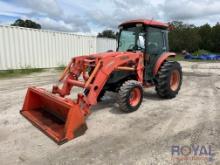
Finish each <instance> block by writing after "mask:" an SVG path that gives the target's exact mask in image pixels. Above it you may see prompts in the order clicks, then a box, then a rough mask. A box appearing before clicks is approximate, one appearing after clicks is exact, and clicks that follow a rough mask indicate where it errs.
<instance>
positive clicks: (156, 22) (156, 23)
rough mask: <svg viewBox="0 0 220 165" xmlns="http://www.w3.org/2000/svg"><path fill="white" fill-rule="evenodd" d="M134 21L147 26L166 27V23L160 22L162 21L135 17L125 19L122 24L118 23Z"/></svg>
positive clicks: (131, 22) (124, 23)
mask: <svg viewBox="0 0 220 165" xmlns="http://www.w3.org/2000/svg"><path fill="white" fill-rule="evenodd" d="M134 23H142V24H145V25H148V26H157V27H163V28H168V24H166V23H162V22H159V21H155V20H147V19H136V20H130V21H126V22H123V23H122V24H120V25H119V26H123V25H128V24H134Z"/></svg>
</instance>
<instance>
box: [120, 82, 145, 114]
mask: <svg viewBox="0 0 220 165" xmlns="http://www.w3.org/2000/svg"><path fill="white" fill-rule="evenodd" d="M142 100H143V88H142V85H141V83H139V82H138V81H135V80H128V81H125V82H124V83H123V84H122V86H121V87H120V90H119V92H118V104H119V108H120V109H121V111H123V112H127V113H128V112H134V111H136V110H137V109H138V108H139V107H140V105H141V102H142Z"/></svg>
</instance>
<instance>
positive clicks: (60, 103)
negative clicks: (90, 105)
mask: <svg viewBox="0 0 220 165" xmlns="http://www.w3.org/2000/svg"><path fill="white" fill-rule="evenodd" d="M21 114H22V115H23V116H24V117H25V118H27V119H28V120H29V121H30V122H31V123H32V124H33V125H34V126H36V127H38V128H39V129H40V130H42V131H43V132H44V133H45V134H46V135H48V136H49V137H50V138H52V139H53V140H54V141H55V142H57V143H58V144H63V143H65V142H67V141H69V140H71V139H73V138H75V137H77V136H80V135H81V134H83V133H84V132H85V130H86V129H87V127H86V124H85V117H84V115H83V113H82V111H81V110H80V106H79V104H77V103H74V102H72V101H68V99H65V98H62V97H60V96H56V95H54V94H51V93H50V92H47V91H46V90H44V89H41V88H35V87H31V88H28V91H27V94H26V98H25V101H24V105H23V108H22V110H21Z"/></svg>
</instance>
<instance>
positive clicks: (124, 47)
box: [118, 27, 145, 51]
mask: <svg viewBox="0 0 220 165" xmlns="http://www.w3.org/2000/svg"><path fill="white" fill-rule="evenodd" d="M144 42H145V37H144V33H143V27H130V28H126V29H123V30H122V31H121V33H120V38H119V45H118V51H128V50H144V48H145V46H144V45H145V44H144Z"/></svg>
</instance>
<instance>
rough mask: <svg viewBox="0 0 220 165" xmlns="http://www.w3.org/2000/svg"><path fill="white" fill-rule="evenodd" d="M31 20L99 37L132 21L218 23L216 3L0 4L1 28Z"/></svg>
mask: <svg viewBox="0 0 220 165" xmlns="http://www.w3.org/2000/svg"><path fill="white" fill-rule="evenodd" d="M18 18H21V19H31V20H33V21H36V22H37V23H40V24H41V26H42V28H43V29H51V30H57V31H69V32H81V33H94V34H95V33H98V32H101V31H102V30H104V29H112V30H116V29H117V25H118V24H120V23H121V22H123V21H127V20H131V19H140V18H141V19H154V20H159V21H162V22H170V21H174V20H176V21H183V22H185V23H189V24H195V25H197V26H199V25H203V24H206V23H209V24H211V25H215V24H216V23H217V22H219V20H220V1H219V0H96V1H95V0H93V1H92V0H0V24H3V25H10V24H11V23H13V22H14V21H15V20H16V19H18Z"/></svg>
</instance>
